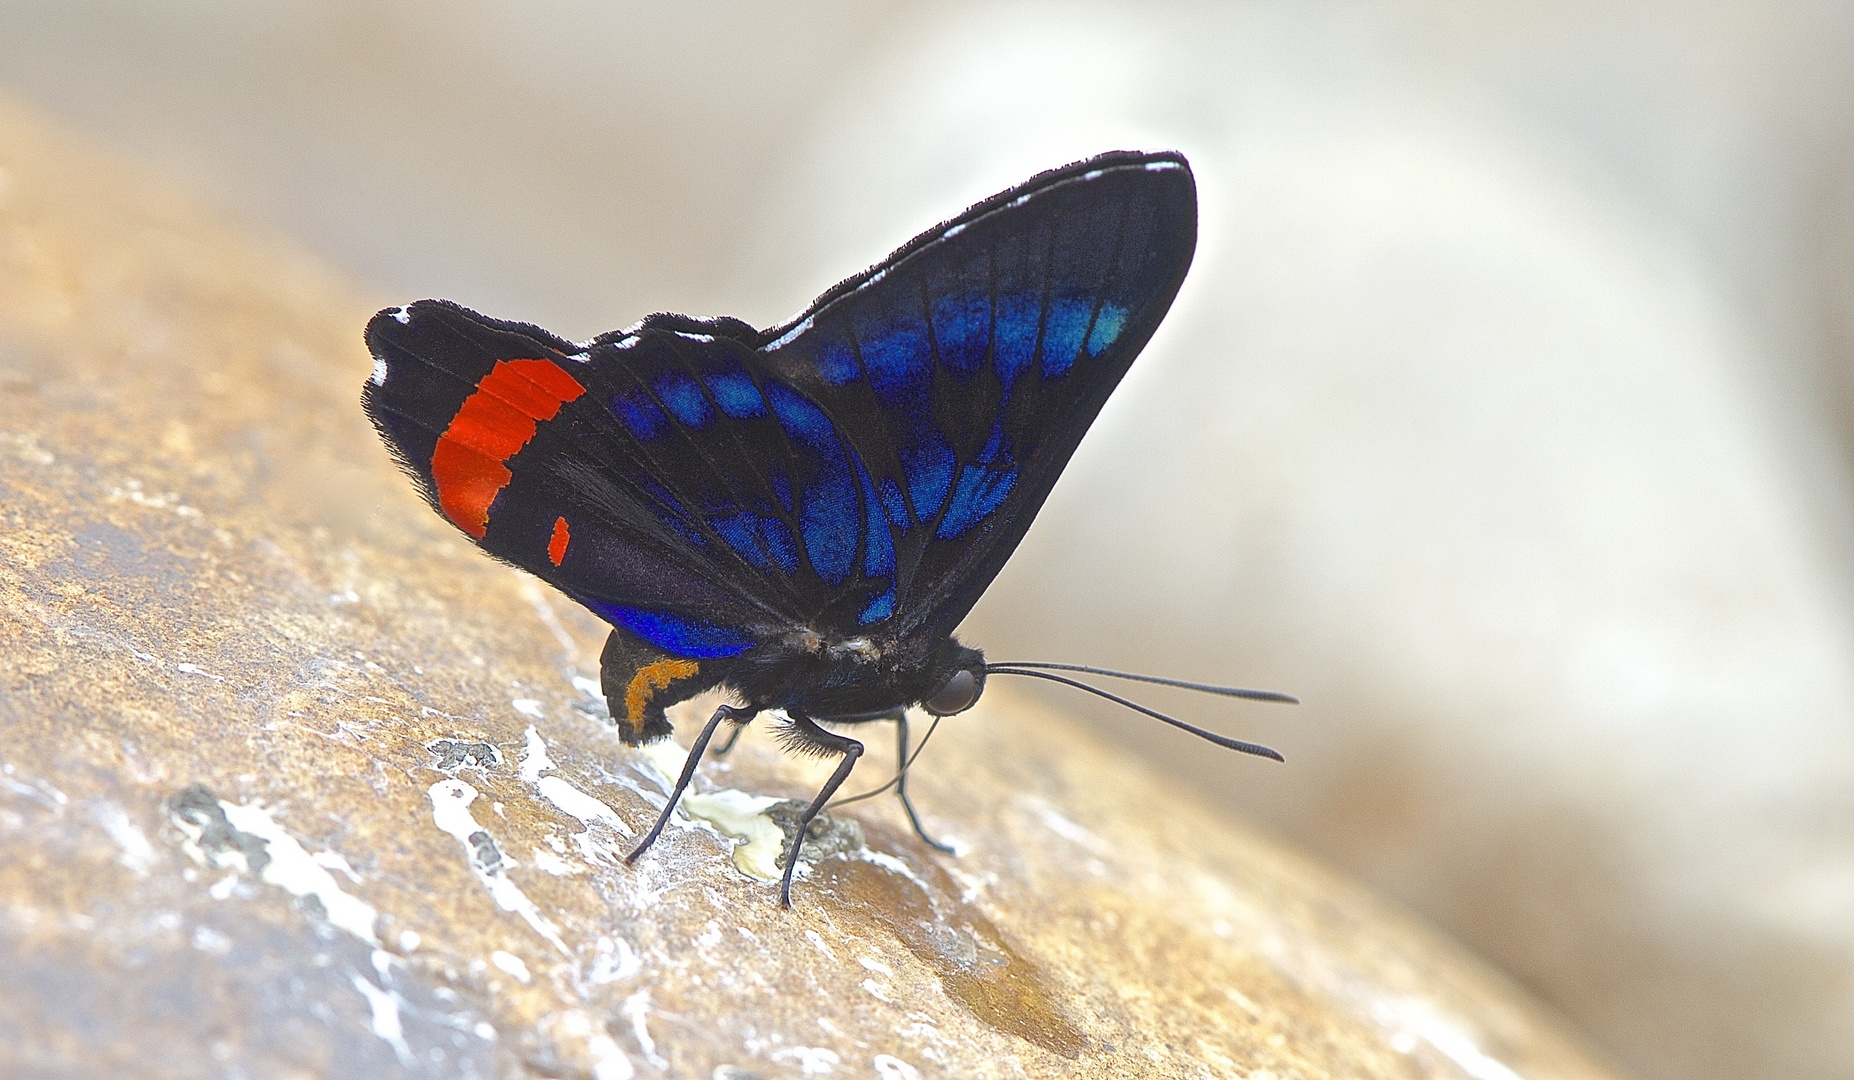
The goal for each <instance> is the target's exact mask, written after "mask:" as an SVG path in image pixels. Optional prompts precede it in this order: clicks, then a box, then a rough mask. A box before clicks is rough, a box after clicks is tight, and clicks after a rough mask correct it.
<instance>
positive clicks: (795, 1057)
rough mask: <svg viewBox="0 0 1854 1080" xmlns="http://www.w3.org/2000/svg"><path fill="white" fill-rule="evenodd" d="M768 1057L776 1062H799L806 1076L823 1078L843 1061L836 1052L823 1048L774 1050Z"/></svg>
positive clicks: (805, 1047) (800, 1068)
mask: <svg viewBox="0 0 1854 1080" xmlns="http://www.w3.org/2000/svg"><path fill="white" fill-rule="evenodd" d="M767 1056H768V1057H770V1058H772V1059H773V1060H774V1061H781V1062H784V1061H794V1062H797V1063H798V1071H799V1072H801V1073H804V1074H805V1075H806V1076H823V1075H824V1074H826V1073H828V1072H830V1071H831V1070H832V1069H834V1068H836V1066H837V1063H838V1062H839V1061H841V1060H843V1059H842V1058H839V1057H838V1056H837V1054H836V1051H834V1050H826V1049H824V1048H823V1047H821V1046H789V1047H787V1048H785V1049H784V1050H774V1051H773V1052H772V1053H771V1054H768V1055H767Z"/></svg>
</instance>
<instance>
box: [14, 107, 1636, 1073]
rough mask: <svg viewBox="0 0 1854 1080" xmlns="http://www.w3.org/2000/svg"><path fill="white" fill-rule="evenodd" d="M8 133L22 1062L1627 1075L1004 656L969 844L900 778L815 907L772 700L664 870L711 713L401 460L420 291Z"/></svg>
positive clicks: (965, 825)
mask: <svg viewBox="0 0 1854 1080" xmlns="http://www.w3.org/2000/svg"><path fill="white" fill-rule="evenodd" d="M0 170H4V172H0V514H4V531H3V532H0V657H3V658H4V664H3V666H0V680H3V682H0V687H3V689H0V986H3V987H4V992H3V993H0V1074H4V1075H7V1076H30V1077H38V1076H106V1075H107V1076H151V1077H201V1076H253V1077H294V1076H305V1077H307V1076H338V1077H345V1076H368V1077H386V1076H397V1075H407V1076H460V1077H469V1076H483V1077H489V1076H552V1077H593V1078H596V1080H617V1078H623V1077H630V1076H657V1075H668V1076H679V1077H701V1078H708V1077H715V1078H732V1080H745V1078H747V1077H750V1076H758V1077H766V1078H772V1077H786V1076H792V1077H798V1076H824V1075H847V1076H872V1077H879V1078H881V1080H904V1078H913V1077H917V1076H918V1077H930V1076H949V1077H988V1076H1017V1075H1023V1076H1031V1077H1044V1076H1071V1075H1091V1076H1151V1077H1200V1076H1209V1077H1226V1076H1227V1077H1251V1078H1260V1077H1279V1078H1286V1077H1306V1078H1324V1077H1342V1076H1343V1077H1419V1076H1436V1077H1444V1076H1448V1077H1454V1076H1468V1077H1475V1078H1479V1080H1498V1078H1508V1077H1514V1076H1524V1077H1528V1078H1548V1077H1550V1078H1574V1077H1576V1078H1582V1077H1590V1078H1595V1077H1605V1076H1610V1075H1613V1074H1611V1073H1609V1072H1606V1071H1604V1070H1603V1069H1602V1068H1601V1067H1599V1066H1598V1065H1596V1064H1594V1063H1593V1062H1592V1061H1591V1059H1590V1057H1589V1056H1588V1055H1587V1053H1586V1052H1585V1051H1583V1050H1581V1049H1580V1048H1579V1047H1578V1046H1577V1044H1576V1042H1575V1040H1573V1039H1572V1038H1570V1037H1568V1036H1567V1035H1565V1034H1564V1033H1563V1032H1562V1031H1561V1030H1560V1028H1559V1027H1558V1025H1557V1022H1556V1021H1554V1020H1553V1019H1552V1018H1550V1017H1548V1016H1545V1015H1543V1014H1542V1013H1541V1011H1540V1010H1539V1009H1538V1008H1537V1007H1536V1006H1535V1005H1533V1004H1531V1003H1530V1002H1529V1001H1528V1000H1527V999H1526V998H1525V997H1524V996H1523V995H1521V994H1520V993H1519V992H1518V991H1516V990H1515V989H1514V988H1513V987H1512V986H1510V985H1508V984H1507V983H1505V982H1504V981H1502V980H1501V979H1500V978H1499V977H1498V976H1496V975H1494V974H1492V973H1490V972H1489V971H1487V970H1486V969H1484V968H1483V967H1481V966H1479V965H1478V964H1477V963H1476V962H1474V961H1473V960H1472V959H1470V958H1468V957H1466V956H1464V955H1462V954H1461V952H1460V951H1459V950H1457V949H1456V948H1454V947H1452V946H1451V945H1449V944H1448V943H1446V942H1444V941H1441V940H1439V939H1438V938H1437V937H1436V936H1435V935H1433V934H1431V933H1429V932H1427V931H1425V930H1423V929H1421V928H1419V927H1416V926H1414V925H1412V924H1411V922H1410V921H1409V920H1408V919H1406V918H1404V917H1402V916H1400V915H1398V914H1397V913H1395V912H1392V911H1389V910H1387V909H1386V908H1385V907H1384V906H1383V905H1381V904H1379V903H1377V902H1375V901H1374V900H1373V899H1371V898H1370V897H1369V896H1367V895H1365V894H1364V893H1362V892H1361V891H1360V890H1359V889H1357V888H1356V887H1354V886H1351V885H1349V884H1347V883H1345V882H1343V881H1340V880H1337V879H1335V878H1334V877H1333V876H1332V875H1331V874H1329V873H1327V872H1325V871H1323V870H1321V869H1319V868H1318V867H1316V866H1313V865H1311V864H1309V863H1308V862H1307V861H1306V860H1304V859H1302V858H1300V857H1298V856H1295V855H1294V854H1292V853H1290V852H1286V851H1283V850H1282V849H1280V848H1279V847H1278V846H1276V845H1274V844H1271V843H1269V842H1267V841H1264V840H1262V839H1259V838H1257V837H1256V836H1255V835H1253V834H1252V833H1250V832H1249V831H1247V830H1245V829H1244V828H1243V827H1241V826H1240V825H1236V824H1233V823H1231V822H1229V821H1227V820H1224V819H1222V818H1221V817H1219V816H1217V815H1216V814H1214V813H1212V812H1211V811H1209V810H1208V809H1206V807H1205V806H1204V805H1203V804H1202V803H1200V802H1198V801H1196V800H1194V799H1192V798H1190V797H1187V796H1183V795H1180V794H1179V793H1178V791H1177V790H1176V789H1175V786H1174V785H1171V784H1168V783H1166V781H1165V779H1164V778H1163V777H1157V776H1154V775H1152V774H1150V773H1148V772H1146V771H1144V770H1142V769H1141V768H1139V767H1138V766H1136V765H1134V764H1131V763H1129V762H1127V761H1126V760H1125V759H1124V757H1123V755H1120V754H1118V753H1116V752H1115V751H1113V750H1112V749H1111V748H1109V747H1107V746H1105V745H1104V744H1101V743H1098V742H1097V741H1095V739H1094V738H1093V737H1092V736H1090V735H1087V734H1085V733H1084V731H1083V729H1081V728H1080V727H1078V726H1076V725H1074V724H1072V723H1070V722H1069V721H1067V720H1065V719H1064V718H1063V717H1061V716H1059V715H1056V714H1053V713H1051V712H1049V711H1047V710H1045V709H1042V708H1039V707H1036V706H1034V705H1032V704H1030V703H1029V702H1027V701H1026V700H1024V699H1022V698H1019V697H1017V696H1014V695H1012V694H1010V693H1009V692H1008V691H1007V689H1006V688H995V689H993V690H992V691H991V692H990V693H989V694H988V695H987V698H986V700H985V702H984V703H983V704H982V705H981V706H980V707H979V708H978V709H976V710H974V711H973V712H972V713H969V714H966V715H964V716H961V717H959V718H956V719H954V720H950V721H948V722H947V724H946V725H945V726H946V727H947V728H948V730H946V731H944V732H942V733H941V734H940V736H939V737H938V738H937V739H936V741H935V743H934V746H933V748H932V750H931V751H929V752H928V754H927V755H926V756H925V757H924V758H923V759H922V765H921V767H920V769H919V771H918V772H917V773H916V774H915V779H914V781H913V783H914V786H915V791H916V798H917V801H918V803H919V805H920V806H921V807H922V809H923V811H924V812H925V813H926V815H927V817H928V820H929V822H930V824H931V825H932V826H933V827H934V828H935V829H937V830H939V831H940V832H942V833H944V834H946V835H947V836H948V837H950V838H953V839H955V840H956V841H957V842H958V843H959V845H960V846H961V848H962V849H963V850H962V854H960V855H959V856H957V857H946V856H940V855H937V854H935V853H933V852H931V851H930V850H928V849H927V848H925V847H924V846H923V845H921V844H920V843H919V842H918V841H916V840H915V839H914V838H913V837H912V836H911V835H910V833H909V832H908V830H907V828H906V823H905V821H904V820H903V819H902V818H901V816H900V814H899V812H898V810H897V809H896V808H895V807H893V806H892V805H890V804H888V803H887V802H885V801H883V800H872V801H870V802H865V803H861V804H858V805H857V806H856V807H855V808H854V809H848V810H845V811H843V812H842V813H841V814H840V815H839V817H838V819H837V822H836V825H835V828H834V835H835V836H836V837H837V843H836V845H835V846H836V847H837V848H839V849H840V850H839V851H838V853H836V854H828V855H827V854H825V853H824V848H823V847H822V846H820V848H819V849H818V851H817V854H818V856H819V857H818V858H816V859H815V860H814V861H813V862H812V863H811V864H810V866H809V872H808V873H806V874H805V875H804V877H803V879H802V880H801V882H800V884H799V887H798V889H797V891H796V896H795V899H796V906H795V908H794V910H792V911H782V910H780V909H779V908H778V907H777V906H776V905H775V903H774V898H775V887H774V886H773V885H770V884H768V883H766V882H764V881H762V880H759V879H758V878H757V877H755V876H750V874H749V873H748V872H747V871H748V870H752V871H754V872H755V873H759V874H762V875H763V874H764V867H765V865H766V864H765V862H764V860H763V859H760V858H759V855H758V854H756V852H761V851H763V847H762V848H761V849H753V850H743V851H741V852H736V851H735V850H734V847H735V841H734V840H733V839H730V837H729V835H728V834H727V833H725V832H723V831H722V828H725V829H726V830H728V831H729V832H732V833H734V834H737V835H740V836H742V837H748V836H751V835H752V834H753V833H754V832H755V831H756V830H757V831H758V832H760V833H762V834H764V833H765V831H766V828H767V827H768V825H767V823H768V822H773V821H776V820H777V819H778V817H779V815H778V814H777V813H773V814H771V815H770V816H769V814H768V811H769V810H773V811H776V810H777V809H778V808H777V806H771V807H769V806H767V805H766V804H767V802H768V801H769V798H804V797H807V796H808V795H809V794H810V793H811V792H812V791H813V790H815V787H816V786H817V784H818V783H819V781H820V780H821V777H822V772H821V770H824V769H826V768H827V767H828V766H827V764H821V763H817V762H805V761H798V760H794V759H791V758H788V757H786V756H784V755H782V754H781V753H779V751H778V749H777V747H776V746H774V745H773V744H772V743H771V741H770V740H767V739H765V738H764V737H763V736H759V735H758V734H757V733H756V734H754V735H749V737H748V738H747V739H746V740H744V741H743V743H742V745H741V746H740V748H739V749H738V750H736V751H735V753H734V754H733V755H732V756H731V757H729V758H728V759H726V760H724V761H721V762H716V763H712V764H710V765H708V766H705V768H704V772H703V779H702V780H701V781H700V784H699V785H698V786H699V789H700V790H701V791H702V792H703V793H705V794H706V795H707V798H705V799H704V800H702V801H701V802H699V803H698V804H697V805H696V807H695V809H696V810H697V812H698V813H700V814H701V815H702V816H701V818H700V819H694V820H691V819H684V818H679V819H678V823H677V824H678V826H679V827H676V828H673V829H671V830H670V831H669V833H668V834H667V835H666V836H665V838H664V839H663V841H662V842H660V843H659V844H658V846H657V847H656V848H655V849H653V850H652V851H651V853H650V854H649V855H648V856H647V857H646V858H645V859H644V860H643V861H641V862H640V863H639V864H638V865H637V866H636V867H635V868H628V867H626V866H624V865H623V864H622V861H621V854H622V853H623V852H624V851H625V850H626V849H627V846H628V843H627V841H628V838H629V837H630V836H632V835H634V834H635V833H637V832H638V831H640V830H641V829H642V828H643V827H644V826H645V825H646V824H647V823H648V821H649V819H650V818H651V817H652V815H653V814H654V812H655V807H656V806H658V805H660V804H661V800H662V798H663V795H662V788H663V777H662V775H661V770H662V769H663V768H664V767H665V766H667V765H672V764H673V758H674V752H673V751H670V752H665V751H658V752H656V753H647V752H642V751H634V750H627V749H626V748H624V747H623V746H621V745H620V744H619V742H618V740H617V738H616V737H615V736H614V735H613V734H612V733H611V732H610V731H609V730H608V728H607V726H606V722H605V718H604V716H603V706H602V704H601V703H600V702H599V700H598V699H597V696H596V693H594V692H592V691H591V689H590V686H591V684H590V683H589V682H587V681H586V680H587V679H589V678H591V677H593V676H595V675H596V650H597V647H598V645H599V644H600V634H599V632H598V625H597V624H596V622H595V621H594V620H592V619H591V618H590V617H589V616H588V615H586V614H585V613H583V612H581V611H579V610H578V609H577V608H575V607H574V606H573V605H571V604H570V603H568V602H566V601H564V600H563V599H561V598H559V597H557V596H553V595H550V594H549V593H548V592H546V591H545V590H544V589H542V588H541V587H539V586H538V585H536V584H535V583H533V582H532V581H530V580H528V579H526V578H524V577H523V576H522V575H520V574H518V573H516V572H514V571H512V570H508V569H506V568H504V567H501V566H499V565H497V564H495V563H493V562H491V561H490V560H488V559H487V558H484V557H482V556H481V555H479V554H478V553H477V552H475V551H474V550H473V549H472V548H471V547H470V545H469V544H468V543H467V541H465V540H464V539H463V538H462V537H461V536H459V535H456V534H455V533H454V532H452V531H451V530H450V529H449V528H448V527H447V526H445V525H444V524H443V523H442V522H440V521H439V520H438V519H437V518H436V517H435V516H434V515H433V514H431V512H430V511H429V510H427V509H426V508H425V507H424V506H423V505H422V504H421V503H420V502H419V501H418V499H417V498H416V496H415V495H414V493H413V490H412V488H411V486H410V485H409V484H407V483H405V482H404V481H403V480H402V479H401V478H399V477H398V476H396V475H395V474H394V471H393V469H392V467H391V465H390V463H389V461H388V459H387V457H386V454H385V453H384V451H383V450H382V449H381V447H380V446H379V444H378V441H377V439H375V437H374V436H373V434H372V432H371V431H370V430H369V429H368V428H367V425H366V424H365V422H364V420H363V419H362V417H361V414H360V410H359V407H358V404H357V394H358V388H359V386H360V383H361V381H362V379H363V378H364V377H365V375H366V373H367V371H368V359H367V357H366V355H365V353H364V351H363V349H362V347H361V345H360V327H361V326H362V324H363V322H364V321H365V319H366V317H367V315H368V314H370V312H371V310H372V309H373V308H374V307H375V306H377V305H376V303H375V302H374V301H371V300H367V299H364V298H362V297H360V296H358V295H357V294H356V292H355V291H354V290H352V289H351V288H349V287H347V286H345V285H344V284H342V283H341V282H339V281H336V280H334V279H332V278H331V277H330V276H329V275H327V274H324V273H322V272H320V271H318V270H317V269H316V268H314V267H313V266H311V265H308V264H307V263H306V262H305V260H304V259H302V258H301V257H300V256H298V255H295V254H292V253H291V252H289V251H287V250H283V249H282V248H281V245H265V244H263V243H260V242H256V241H253V240H252V239H250V238H249V237H245V236H242V235H240V234H238V233H237V232H235V231H233V230H231V229H228V228H226V227H225V226H223V225H220V224H217V223H215V222H213V221H212V220H211V219H210V218H208V217H206V216H204V215H202V214H200V213H199V212H197V211H195V210H192V209H190V208H188V207H187V206H185V205H184V204H183V203H181V202H180V201H178V200H175V199H172V198H169V197H167V196H165V195H163V194H161V193H159V192H155V191H152V190H150V189H149V187H148V186H147V185H146V184H144V183H142V182H140V181H138V180H136V179H134V178H133V177H131V176H128V175H127V174H125V173H124V172H123V171H121V170H120V169H119V168H117V167H115V166H113V165H110V164H107V163H102V162H99V161H97V160H96V159H94V158H93V157H91V156H89V155H87V154H86V153H85V152H83V151H81V150H78V149H74V148H72V147H71V146H69V145H66V144H65V143H63V142H62V141H60V140H59V139H58V138H57V137H55V136H54V135H52V134H50V133H48V132H47V131H46V130H44V129H43V128H42V127H41V126H39V125H38V124H37V123H36V122H35V121H33V120H31V119H30V118H28V117H26V116H24V115H23V114H21V113H20V112H19V111H17V110H16V109H14V108H12V107H0ZM397 299H408V298H397ZM681 719H682V720H684V721H687V720H688V719H689V717H688V716H687V715H685V716H683V717H681ZM885 742H886V740H883V743H882V744H878V745H883V744H885ZM1228 767H1229V768H1230V769H1232V770H1247V769H1259V768H1265V767H1269V766H1267V765H1266V764H1265V763H1257V762H1252V761H1248V760H1241V759H1236V758H1233V757H1232V758H1231V759H1230V761H1229V763H1228ZM1290 767H1291V766H1290ZM865 772H866V774H869V775H870V776H880V772H879V770H878V769H866V770H865ZM873 782H874V781H873V780H871V779H869V778H868V777H865V778H863V779H862V780H861V781H860V783H861V784H862V785H863V786H873ZM730 792H732V793H739V794H730ZM717 824H718V825H719V826H721V827H722V828H717V827H716V826H717ZM771 827H772V828H777V826H776V825H772V826H771ZM859 835H860V837H861V845H860V846H859V844H858V841H857V838H858V836H859ZM757 842H758V843H761V844H762V845H763V844H764V843H765V837H764V835H762V837H761V839H760V840H759V841H757ZM730 856H733V857H730ZM743 868H745V869H743Z"/></svg>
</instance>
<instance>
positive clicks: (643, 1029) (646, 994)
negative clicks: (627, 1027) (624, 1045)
mask: <svg viewBox="0 0 1854 1080" xmlns="http://www.w3.org/2000/svg"><path fill="white" fill-rule="evenodd" d="M619 1011H621V1012H623V1013H624V1014H625V1015H626V1016H628V1017H630V1018H631V1035H632V1037H634V1038H636V1039H637V1046H638V1049H640V1050H642V1051H643V1052H644V1058H645V1059H646V1060H648V1061H649V1062H650V1063H651V1064H652V1065H655V1066H656V1067H657V1068H659V1069H667V1068H669V1062H668V1061H665V1060H664V1059H663V1058H662V1057H660V1056H658V1054H657V1043H656V1040H655V1039H652V1038H651V1037H650V1029H649V1028H648V1027H647V1026H646V1025H645V1021H646V1020H647V1019H648V1018H649V1016H650V991H648V990H639V991H638V992H637V993H635V994H632V995H631V996H630V997H628V998H625V999H624V1006H623V1007H622V1008H621V1009H620V1010H619Z"/></svg>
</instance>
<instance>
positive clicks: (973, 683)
mask: <svg viewBox="0 0 1854 1080" xmlns="http://www.w3.org/2000/svg"><path fill="white" fill-rule="evenodd" d="M978 697H979V681H978V676H976V675H974V674H972V672H971V671H970V670H966V669H961V670H959V671H955V672H953V677H952V678H950V679H948V680H946V685H944V686H942V687H940V689H939V690H938V691H936V692H935V693H934V695H933V696H932V697H930V698H928V699H927V700H926V701H923V702H921V705H922V706H923V707H924V708H926V710H927V711H928V712H930V713H932V714H934V715H935V716H951V715H953V714H954V713H962V712H965V711H966V710H967V709H970V708H971V707H972V705H973V703H974V702H976V701H978Z"/></svg>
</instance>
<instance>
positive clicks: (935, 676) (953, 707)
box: [921, 638, 985, 716]
mask: <svg viewBox="0 0 1854 1080" xmlns="http://www.w3.org/2000/svg"><path fill="white" fill-rule="evenodd" d="M935 652H936V655H935V659H936V660H938V661H940V663H938V664H935V665H934V669H933V671H932V672H931V673H929V678H928V679H926V680H923V681H924V682H926V683H927V684H928V685H937V686H938V689H936V690H934V691H933V692H932V693H930V694H929V695H928V696H927V697H924V698H922V699H921V708H923V709H926V710H927V711H928V712H930V713H932V714H933V715H935V716H952V715H953V714H954V713H962V712H965V711H966V710H967V709H970V708H971V707H972V706H974V705H976V704H978V699H979V697H980V695H982V694H984V692H985V654H984V653H981V652H979V651H978V650H977V649H971V648H967V647H966V646H964V645H961V644H960V643H959V642H957V641H954V640H953V639H951V638H948V639H947V640H946V643H945V645H943V646H941V648H940V649H938V650H936V651H935ZM935 680H937V683H936V682H935Z"/></svg>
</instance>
